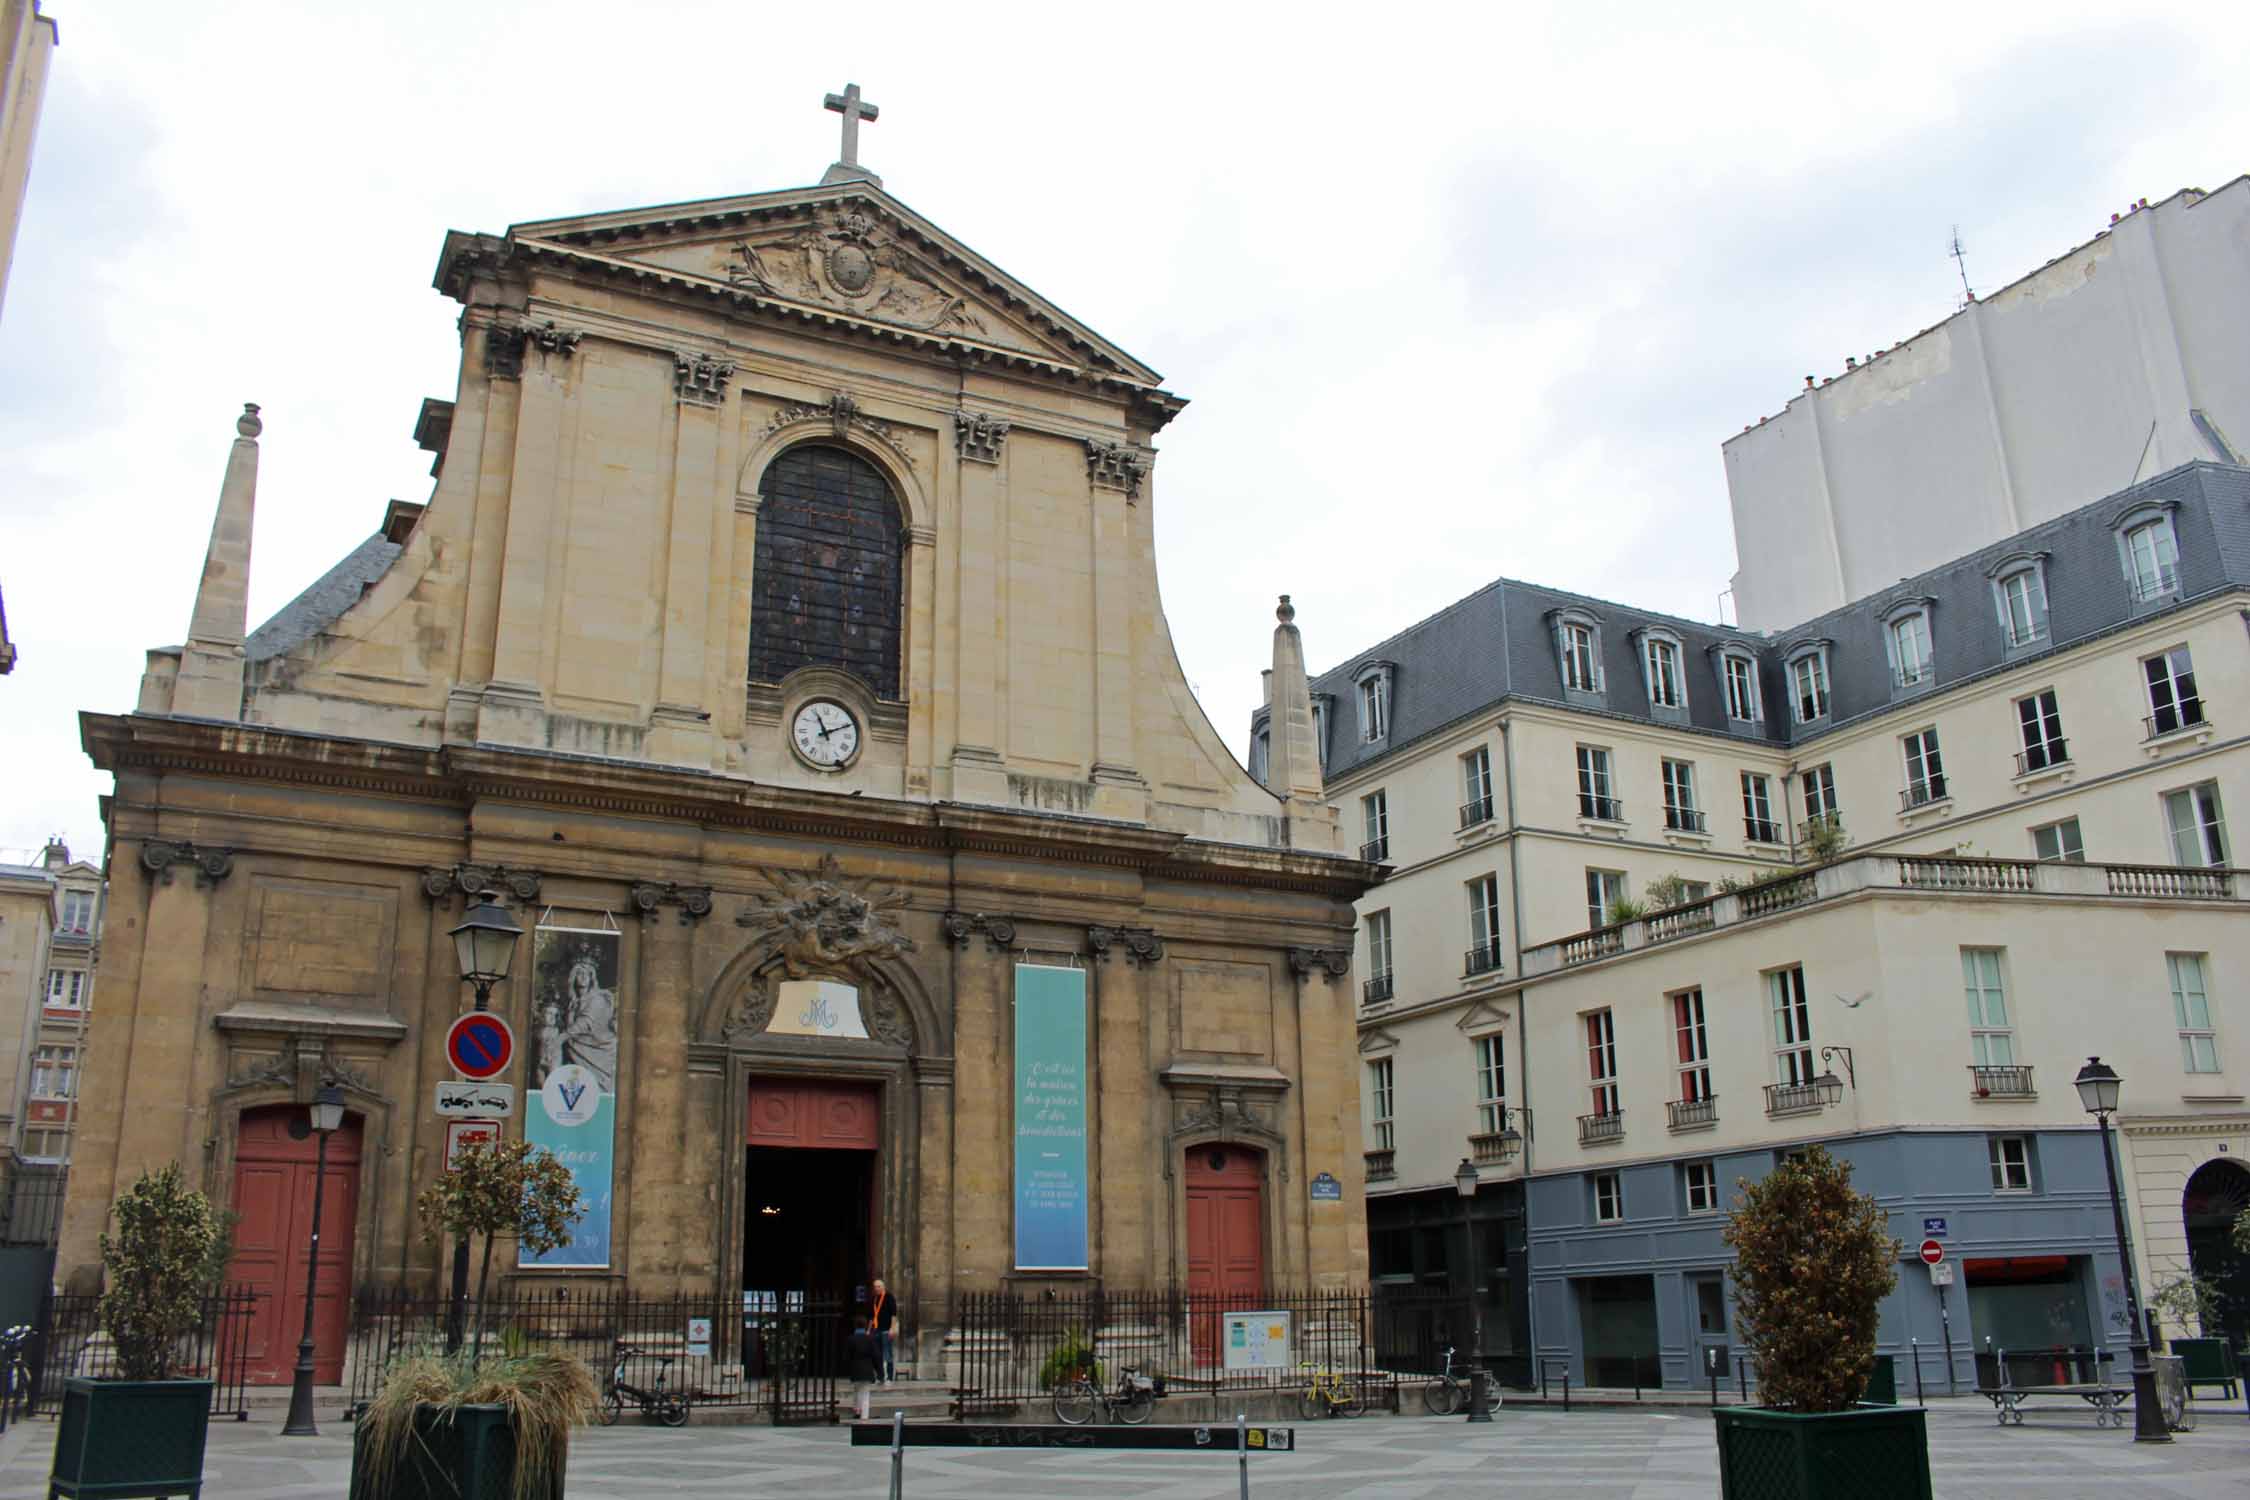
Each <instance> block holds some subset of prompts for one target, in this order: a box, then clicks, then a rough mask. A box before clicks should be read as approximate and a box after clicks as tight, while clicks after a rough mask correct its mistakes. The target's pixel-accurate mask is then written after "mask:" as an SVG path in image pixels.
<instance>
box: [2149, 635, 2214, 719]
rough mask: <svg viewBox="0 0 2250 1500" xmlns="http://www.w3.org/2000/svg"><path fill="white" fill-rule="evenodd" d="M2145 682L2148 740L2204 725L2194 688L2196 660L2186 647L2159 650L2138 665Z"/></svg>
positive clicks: (2199, 697) (2201, 700)
mask: <svg viewBox="0 0 2250 1500" xmlns="http://www.w3.org/2000/svg"><path fill="white" fill-rule="evenodd" d="M2141 672H2142V675H2144V676H2145V677H2146V678H2147V679H2148V733H2149V737H2150V738H2151V739H2154V738H2155V737H2156V736H2157V735H2160V734H2171V733H2173V732H2174V731H2175V730H2181V729H2192V728H2193V727H2195V726H2196V725H2198V724H2200V723H2202V722H2203V695H2202V694H2200V693H2198V692H2197V691H2196V688H2195V658H2194V657H2192V656H2190V655H2189V654H2188V648H2187V647H2185V646H2174V647H2173V648H2172V649H2171V650H2169V651H2160V652H2158V653H2157V654H2156V655H2154V656H2151V657H2146V658H2144V659H2143V660H2142V662H2141Z"/></svg>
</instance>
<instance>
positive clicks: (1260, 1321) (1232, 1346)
mask: <svg viewBox="0 0 2250 1500" xmlns="http://www.w3.org/2000/svg"><path fill="white" fill-rule="evenodd" d="M1222 1337H1223V1338H1224V1340H1225V1343H1226V1356H1225V1359H1224V1360H1223V1361H1222V1363H1223V1364H1224V1365H1225V1367H1226V1368H1227V1369H1230V1370H1286V1369H1288V1368H1289V1367H1290V1365H1291V1364H1292V1363H1293V1361H1292V1360H1291V1359H1290V1358H1289V1314H1287V1313H1285V1312H1245V1313H1228V1314H1226V1329H1225V1332H1224V1334H1223V1335H1222Z"/></svg>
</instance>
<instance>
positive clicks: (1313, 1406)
mask: <svg viewBox="0 0 2250 1500" xmlns="http://www.w3.org/2000/svg"><path fill="white" fill-rule="evenodd" d="M1297 1413H1298V1415H1300V1416H1302V1417H1303V1418H1304V1419H1305V1420H1306V1421H1308V1422H1309V1421H1311V1420H1312V1419H1313V1418H1314V1417H1325V1416H1327V1415H1328V1398H1327V1397H1326V1396H1324V1395H1323V1394H1321V1389H1320V1387H1319V1386H1317V1385H1309V1386H1306V1387H1305V1389H1304V1391H1303V1393H1302V1394H1300V1395H1299V1396H1298V1397H1297Z"/></svg>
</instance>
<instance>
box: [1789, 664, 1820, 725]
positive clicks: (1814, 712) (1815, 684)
mask: <svg viewBox="0 0 2250 1500" xmlns="http://www.w3.org/2000/svg"><path fill="white" fill-rule="evenodd" d="M1789 688H1790V697H1791V699H1792V700H1793V706H1794V708H1795V709H1796V713H1797V722H1798V723H1800V724H1810V723H1812V722H1814V721H1815V720H1817V719H1825V718H1827V717H1828V650H1827V648H1826V647H1824V646H1823V647H1816V648H1814V649H1812V650H1808V651H1806V652H1804V653H1803V654H1802V655H1798V656H1793V657H1791V658H1790V660H1789Z"/></svg>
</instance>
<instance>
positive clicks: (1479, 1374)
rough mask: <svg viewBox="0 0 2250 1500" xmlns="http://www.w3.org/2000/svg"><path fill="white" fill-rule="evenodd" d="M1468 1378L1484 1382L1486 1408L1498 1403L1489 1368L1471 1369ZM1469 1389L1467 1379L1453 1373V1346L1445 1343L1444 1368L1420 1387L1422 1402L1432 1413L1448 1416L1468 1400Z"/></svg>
mask: <svg viewBox="0 0 2250 1500" xmlns="http://www.w3.org/2000/svg"><path fill="white" fill-rule="evenodd" d="M1470 1378H1472V1379H1477V1380H1482V1381H1483V1382H1484V1404H1485V1408H1486V1410H1490V1409H1491V1408H1493V1407H1495V1406H1497V1405H1499V1404H1500V1403H1499V1402H1498V1401H1496V1400H1494V1399H1493V1398H1494V1397H1495V1396H1496V1395H1497V1394H1498V1392H1497V1390H1496V1389H1495V1385H1496V1382H1495V1381H1494V1380H1493V1378H1492V1372H1491V1371H1490V1370H1474V1371H1471V1372H1470ZM1470 1390H1471V1386H1470V1384H1469V1381H1468V1380H1465V1379H1463V1378H1462V1377H1461V1376H1459V1375H1456V1374H1454V1373H1453V1346H1452V1345H1451V1344H1447V1345H1446V1346H1445V1368H1444V1369H1443V1370H1441V1371H1439V1372H1438V1374H1437V1377H1436V1378H1435V1379H1433V1380H1432V1381H1431V1382H1430V1383H1429V1384H1428V1385H1425V1386H1423V1387H1422V1404H1423V1405H1424V1406H1426V1407H1428V1408H1429V1409H1430V1411H1431V1412H1432V1413H1433V1414H1434V1415H1437V1416H1440V1417H1450V1416H1452V1415H1453V1414H1454V1413H1455V1412H1457V1411H1459V1410H1460V1409H1461V1408H1462V1406H1463V1405H1464V1404H1465V1403H1466V1402H1467V1401H1468V1400H1469V1393H1470Z"/></svg>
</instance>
